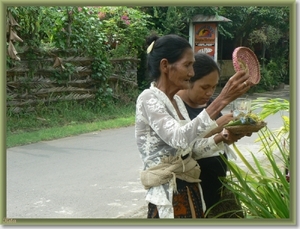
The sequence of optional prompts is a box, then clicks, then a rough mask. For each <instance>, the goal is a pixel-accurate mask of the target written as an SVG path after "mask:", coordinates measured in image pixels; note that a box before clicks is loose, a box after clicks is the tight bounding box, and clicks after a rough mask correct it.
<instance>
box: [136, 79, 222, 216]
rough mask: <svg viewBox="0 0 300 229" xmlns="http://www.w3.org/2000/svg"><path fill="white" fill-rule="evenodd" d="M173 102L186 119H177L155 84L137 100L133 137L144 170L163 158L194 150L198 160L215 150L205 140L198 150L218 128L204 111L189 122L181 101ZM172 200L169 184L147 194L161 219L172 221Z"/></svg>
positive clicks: (212, 143) (175, 113)
mask: <svg viewBox="0 0 300 229" xmlns="http://www.w3.org/2000/svg"><path fill="white" fill-rule="evenodd" d="M174 99H175V100H176V103H177V106H178V109H179V111H180V113H181V114H182V116H183V117H184V119H185V120H180V118H179V116H178V115H177V112H176V110H175V108H174V107H173V105H172V103H171V101H170V100H169V98H168V97H167V96H166V95H165V94H164V93H163V92H162V91H161V90H159V89H158V88H156V87H155V84H154V83H152V84H151V86H150V89H146V90H144V91H143V92H142V93H141V94H140V95H139V97H138V99H137V104H136V122H135V137H136V142H137V146H138V149H139V151H140V156H141V159H142V161H143V165H144V168H143V169H144V170H145V169H147V168H149V167H152V166H155V165H157V164H159V163H160V160H161V158H162V157H164V156H175V155H180V154H182V155H185V154H187V153H189V152H191V151H195V152H196V156H197V157H200V158H201V154H203V155H207V154H209V152H212V153H213V152H215V150H216V147H218V146H217V145H216V144H215V142H214V141H207V139H206V140H205V141H206V144H208V145H202V147H201V142H202V141H203V140H204V139H203V137H204V136H205V135H206V134H207V133H209V132H210V131H211V130H212V129H214V128H216V127H217V124H216V122H215V121H214V120H212V119H211V118H210V117H209V115H208V114H207V113H206V110H203V111H202V112H201V113H200V114H199V115H198V116H197V117H196V118H195V119H193V120H192V121H191V120H190V118H189V115H188V113H187V110H186V108H185V105H184V103H183V101H182V100H181V98H180V97H179V96H177V95H175V96H174ZM195 147H197V148H198V149H195ZM200 147H201V148H202V150H200V149H199V148H200ZM203 150H205V151H203ZM204 157H205V156H204ZM172 199H173V188H172V186H169V183H166V184H163V185H160V186H157V187H152V188H150V189H149V190H148V191H147V193H146V201H147V202H151V203H153V204H155V205H157V208H158V211H159V216H160V218H174V212H173V206H172ZM204 206H205V204H204ZM204 210H205V209H204Z"/></svg>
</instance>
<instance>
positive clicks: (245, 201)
mask: <svg viewBox="0 0 300 229" xmlns="http://www.w3.org/2000/svg"><path fill="white" fill-rule="evenodd" d="M252 106H253V107H252V109H253V110H255V109H261V108H262V111H261V113H260V114H259V115H260V117H261V118H262V119H264V118H266V117H268V116H269V115H272V114H275V113H277V112H280V111H288V110H289V102H288V101H287V100H282V99H265V98H259V99H257V100H254V101H252ZM282 118H283V123H284V125H283V126H282V127H281V128H279V130H275V131H271V130H270V129H268V128H265V129H264V131H260V132H259V133H258V134H259V140H258V142H260V144H261V148H260V150H259V152H257V153H263V155H264V157H265V160H263V161H262V160H259V159H258V158H257V157H256V156H255V154H254V153H253V152H250V153H251V156H252V160H250V159H248V160H247V159H246V158H245V157H244V155H243V153H242V152H241V151H240V150H239V149H238V147H237V146H236V145H235V144H233V148H234V150H235V152H236V153H237V155H238V157H239V158H240V159H241V161H242V162H243V164H244V165H245V166H246V170H245V169H243V168H241V167H239V166H238V165H237V164H236V163H235V162H234V161H228V160H226V159H225V158H224V157H223V156H222V155H221V157H222V158H223V159H224V161H225V163H226V164H227V166H228V168H229V170H230V173H231V176H230V177H228V178H226V179H225V180H222V182H223V184H224V185H225V187H227V188H228V189H229V190H231V191H232V192H234V193H235V195H236V197H237V199H238V200H239V201H240V202H241V203H242V206H243V208H244V210H245V212H246V213H247V217H246V218H277V219H283V218H285V219H287V218H289V217H290V209H289V207H290V183H289V181H288V180H287V178H286V174H285V168H287V169H288V170H289V168H290V166H289V165H290V163H289V155H290V152H289V118H288V117H287V116H282Z"/></svg>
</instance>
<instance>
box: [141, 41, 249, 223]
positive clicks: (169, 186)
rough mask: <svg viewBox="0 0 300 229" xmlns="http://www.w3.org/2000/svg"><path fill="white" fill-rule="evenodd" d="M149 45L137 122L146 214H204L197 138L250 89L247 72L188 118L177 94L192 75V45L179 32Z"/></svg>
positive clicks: (242, 73)
mask: <svg viewBox="0 0 300 229" xmlns="http://www.w3.org/2000/svg"><path fill="white" fill-rule="evenodd" d="M147 44H148V45H149V47H148V49H147V53H148V54H147V68H148V72H149V76H150V77H151V79H152V80H153V81H152V83H151V86H150V88H149V89H146V90H144V91H143V92H142V93H141V94H140V95H139V97H138V99H137V104H136V124H135V136H136V142H137V146H138V149H139V151H140V156H141V159H142V161H143V164H144V171H142V173H141V182H142V184H143V185H144V187H145V188H146V189H147V193H146V201H147V202H148V216H147V217H148V218H202V217H203V216H204V214H203V212H204V211H205V208H206V207H205V202H204V200H203V196H202V190H201V187H200V185H199V184H200V180H199V175H200V168H199V165H198V164H197V162H196V161H195V160H194V159H193V158H192V157H191V155H192V151H193V148H194V145H197V141H200V140H201V139H202V138H203V137H205V136H206V135H207V134H208V133H209V132H210V131H212V130H213V129H214V128H217V127H218V125H217V123H216V122H215V121H214V119H215V118H216V117H217V115H218V114H219V113H220V111H221V110H222V109H223V108H224V107H225V106H227V105H228V104H229V103H230V102H232V101H233V100H235V99H236V98H238V97H240V96H241V95H243V94H244V93H245V92H246V91H248V90H249V88H250V86H251V84H250V82H248V81H247V79H248V77H249V76H248V75H246V73H245V71H240V72H237V73H236V74H235V75H234V76H232V77H231V79H229V81H228V83H227V84H226V85H225V86H224V88H223V90H222V91H221V93H220V94H219V96H218V97H217V98H216V99H215V100H214V101H213V102H212V103H211V104H210V106H209V107H207V108H206V109H204V110H203V111H202V112H201V113H200V114H199V115H198V116H197V117H196V118H194V119H193V120H190V118H189V115H188V113H187V110H186V108H185V105H184V103H183V101H182V100H181V99H180V97H179V96H178V95H176V93H177V92H178V91H179V90H182V89H187V88H188V87H189V80H190V78H191V77H193V76H194V70H193V64H194V61H195V59H194V53H193V49H192V47H191V45H190V44H189V42H188V41H187V40H186V39H184V38H182V37H179V36H177V35H166V36H163V37H158V36H156V35H153V36H150V37H148V39H147ZM216 138H219V139H223V138H226V136H224V135H222V134H217V136H216ZM203 147H206V146H203Z"/></svg>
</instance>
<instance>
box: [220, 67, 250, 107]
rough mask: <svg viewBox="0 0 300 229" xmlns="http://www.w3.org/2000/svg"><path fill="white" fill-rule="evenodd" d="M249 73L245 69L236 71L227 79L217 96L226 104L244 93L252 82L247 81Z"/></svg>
mask: <svg viewBox="0 0 300 229" xmlns="http://www.w3.org/2000/svg"><path fill="white" fill-rule="evenodd" d="M248 79H249V75H248V74H246V72H245V71H238V72H237V73H235V74H234V75H233V76H232V77H230V79H229V80H228V81H227V83H226V84H225V86H224V87H223V89H222V91H221V92H220V94H219V96H218V97H220V98H222V100H225V101H226V102H227V104H229V103H230V102H232V101H233V100H235V99H237V98H238V97H240V96H242V95H243V94H245V93H246V92H247V91H248V90H249V89H250V87H251V86H253V83H251V82H250V81H248Z"/></svg>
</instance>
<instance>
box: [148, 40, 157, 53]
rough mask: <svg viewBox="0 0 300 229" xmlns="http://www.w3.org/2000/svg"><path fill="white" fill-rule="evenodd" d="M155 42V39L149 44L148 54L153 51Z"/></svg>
mask: <svg viewBox="0 0 300 229" xmlns="http://www.w3.org/2000/svg"><path fill="white" fill-rule="evenodd" d="M154 42H155V41H152V43H151V44H150V45H149V46H148V48H147V54H149V53H150V52H151V51H152V49H153V46H154Z"/></svg>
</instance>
